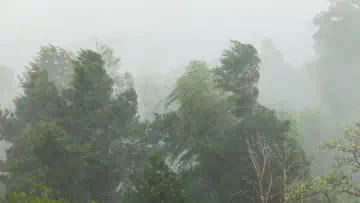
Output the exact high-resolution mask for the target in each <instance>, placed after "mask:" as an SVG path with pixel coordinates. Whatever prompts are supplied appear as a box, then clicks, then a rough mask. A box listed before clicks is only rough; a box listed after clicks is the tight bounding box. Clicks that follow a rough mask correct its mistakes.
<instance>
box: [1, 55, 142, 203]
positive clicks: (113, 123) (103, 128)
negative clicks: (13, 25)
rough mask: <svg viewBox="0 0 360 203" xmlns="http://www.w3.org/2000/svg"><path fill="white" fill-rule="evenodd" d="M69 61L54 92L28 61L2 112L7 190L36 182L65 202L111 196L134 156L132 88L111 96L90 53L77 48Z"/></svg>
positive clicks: (137, 132)
mask: <svg viewBox="0 0 360 203" xmlns="http://www.w3.org/2000/svg"><path fill="white" fill-rule="evenodd" d="M72 63H73V74H72V77H71V80H70V82H69V83H68V86H66V87H64V88H63V89H62V93H61V94H60V93H59V91H60V90H59V89H58V88H56V86H55V82H54V81H52V80H51V79H50V78H49V74H48V71H47V70H44V69H43V68H41V67H39V66H38V64H36V63H32V65H31V68H29V69H28V71H27V72H26V73H25V77H24V79H23V80H22V87H23V92H24V93H23V94H22V95H21V96H20V97H18V98H17V99H16V100H15V105H16V108H15V110H14V112H9V111H2V119H1V123H0V126H1V128H0V129H1V130H2V132H1V134H2V136H3V137H4V139H6V140H8V141H10V142H11V143H12V146H11V148H10V149H9V150H8V151H7V155H8V157H9V158H8V159H7V160H6V162H3V164H2V166H3V168H2V171H4V172H7V174H5V175H4V176H3V179H4V181H5V183H6V184H7V187H8V192H9V193H11V192H14V191H18V192H20V191H29V190H30V185H29V183H30V182H41V183H46V184H48V185H49V187H51V188H52V189H54V190H55V191H56V192H59V193H60V194H59V197H67V198H69V199H71V200H73V201H79V202H85V201H88V200H90V199H92V200H98V201H102V202H111V201H112V198H113V195H114V192H115V190H116V188H117V187H118V185H119V184H120V182H121V180H122V179H123V178H124V176H125V174H126V169H127V168H131V167H132V166H131V163H132V162H133V161H134V159H133V158H135V157H137V158H138V159H140V158H139V156H140V157H141V154H140V155H139V153H141V152H142V151H143V148H144V147H142V148H140V150H137V148H134V142H135V143H136V142H138V138H139V137H140V136H141V135H142V134H143V130H142V129H143V127H141V125H140V123H139V122H138V117H137V96H136V92H135V91H134V89H132V88H129V89H127V90H126V91H123V92H121V93H116V94H115V93H114V92H113V91H114V90H113V84H114V81H113V79H112V78H111V77H110V76H109V74H108V73H107V71H106V70H105V67H104V64H105V63H104V61H103V59H102V57H101V55H100V54H98V53H96V52H94V51H90V50H81V51H80V52H79V54H78V56H77V58H76V59H74V60H73V61H72ZM65 174H66V175H69V174H70V175H73V176H68V177H67V178H66V177H65Z"/></svg>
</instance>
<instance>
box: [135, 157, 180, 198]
mask: <svg viewBox="0 0 360 203" xmlns="http://www.w3.org/2000/svg"><path fill="white" fill-rule="evenodd" d="M131 180H132V182H133V183H134V188H133V189H132V191H129V196H130V197H129V198H130V199H131V200H130V202H133V203H148V202H163V203H184V202H185V200H186V198H185V194H184V189H183V183H182V181H181V179H179V178H178V176H177V174H176V173H174V172H173V171H171V169H170V168H169V167H168V166H167V165H166V164H165V162H164V161H163V160H162V159H161V158H160V157H159V156H158V155H154V156H152V157H151V158H150V163H147V164H145V168H144V172H143V174H140V175H135V174H134V175H132V176H131Z"/></svg>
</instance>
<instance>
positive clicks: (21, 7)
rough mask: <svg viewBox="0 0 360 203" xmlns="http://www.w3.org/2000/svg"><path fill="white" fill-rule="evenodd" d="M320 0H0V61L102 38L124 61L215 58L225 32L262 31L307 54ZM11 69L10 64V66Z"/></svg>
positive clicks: (244, 35) (294, 56) (20, 61)
mask: <svg viewBox="0 0 360 203" xmlns="http://www.w3.org/2000/svg"><path fill="white" fill-rule="evenodd" d="M326 8H327V0H301V1H299V0H222V1H220V0H216V1H215V0H181V1H180V0H179V1H171V0H152V1H150V0H102V1H93V0H72V1H70V0H61V1H49V0H0V45H1V46H0V64H1V63H2V64H5V65H7V66H10V67H12V68H14V69H16V70H21V69H22V67H23V66H24V65H25V64H27V63H28V62H29V60H31V58H32V57H33V56H34V55H35V53H36V52H37V51H38V50H39V46H40V45H42V44H46V43H52V44H55V45H60V46H64V47H74V46H77V47H78V46H89V45H91V44H90V43H93V42H92V41H90V39H91V38H93V37H94V36H97V37H99V38H100V39H105V40H108V42H109V44H110V45H111V46H112V47H113V48H115V50H116V51H117V52H118V54H119V56H120V57H121V58H122V59H123V64H124V66H125V67H126V68H127V69H133V70H149V71H152V70H169V69H171V68H175V67H179V66H181V65H183V64H186V63H187V62H188V61H189V60H191V59H204V60H207V61H208V62H210V63H213V62H215V61H216V60H217V59H218V57H219V55H220V53H221V51H222V49H224V48H225V47H226V45H228V40H229V39H235V40H239V41H241V42H245V43H253V44H254V45H259V44H260V42H261V41H262V40H263V39H265V38H272V39H273V41H274V44H275V45H276V46H277V47H278V48H279V49H280V50H281V51H282V52H283V54H284V56H285V58H286V59H287V60H288V61H289V62H290V63H292V64H295V65H299V64H300V63H302V62H303V60H304V59H306V58H309V57H310V56H311V55H312V41H311V36H312V34H313V33H314V31H315V28H314V27H313V26H312V21H311V20H312V18H313V17H314V16H315V15H316V14H317V13H319V12H320V11H321V10H324V9H326ZM17 72H18V71H17Z"/></svg>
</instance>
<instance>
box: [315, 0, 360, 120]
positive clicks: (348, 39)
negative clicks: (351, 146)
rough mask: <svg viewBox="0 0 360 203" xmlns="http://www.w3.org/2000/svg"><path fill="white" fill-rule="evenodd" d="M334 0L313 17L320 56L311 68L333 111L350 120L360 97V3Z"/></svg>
mask: <svg viewBox="0 0 360 203" xmlns="http://www.w3.org/2000/svg"><path fill="white" fill-rule="evenodd" d="M330 2H331V4H330V7H329V9H328V10H327V11H324V12H321V13H320V14H319V15H317V16H316V17H315V18H314V20H313V22H314V24H315V26H317V27H318V31H317V32H316V33H315V35H314V37H313V38H314V40H315V50H316V52H317V55H318V58H317V60H316V61H314V63H313V64H312V65H311V66H310V67H309V68H310V70H309V71H310V73H311V75H312V77H313V80H314V81H315V82H316V85H317V87H318V93H319V94H320V95H321V96H322V99H323V100H324V101H325V102H326V104H327V107H328V108H329V109H330V111H331V112H332V114H333V115H334V116H335V117H336V118H339V119H342V120H344V119H345V120H346V119H347V117H348V115H349V113H351V112H352V111H353V110H354V108H356V107H357V104H358V103H359V101H360V100H359V99H360V95H359V94H358V93H357V92H358V91H357V89H356V87H357V86H358V85H359V83H358V82H357V81H358V80H357V78H356V75H358V74H359V69H358V66H359V65H360V60H359V58H358V57H357V54H356V53H358V52H359V51H360V50H358V48H359V47H360V46H359V45H360V40H359V38H358V35H359V33H360V20H359V19H360V9H359V5H360V4H359V2H358V1H353V0H342V1H330Z"/></svg>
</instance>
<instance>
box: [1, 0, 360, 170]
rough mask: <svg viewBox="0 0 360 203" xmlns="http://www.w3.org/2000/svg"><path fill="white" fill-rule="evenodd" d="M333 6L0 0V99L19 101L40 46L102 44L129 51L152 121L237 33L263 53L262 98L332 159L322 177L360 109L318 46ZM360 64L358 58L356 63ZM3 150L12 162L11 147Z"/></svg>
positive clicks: (309, 1)
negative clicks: (190, 73)
mask: <svg viewBox="0 0 360 203" xmlns="http://www.w3.org/2000/svg"><path fill="white" fill-rule="evenodd" d="M328 8H329V1H328V0H302V1H295V0H252V1H245V0H223V1H214V0H213V1H212V0H183V1H166V0H155V1H146V0H133V1H130V0H117V1H115V0H103V1H90V0H87V1H85V0H76V1H70V0H63V1H46V0H32V1H25V0H11V1H10V0H0V45H1V46H0V66H1V67H2V70H1V71H3V72H0V74H2V75H0V80H1V81H0V84H2V85H4V86H3V87H2V88H3V89H7V90H8V91H4V93H3V95H1V96H0V106H1V107H6V108H10V109H11V108H13V104H12V99H13V98H15V97H16V96H17V95H19V94H20V92H21V91H20V89H14V88H13V87H14V86H16V84H13V83H14V81H15V83H17V82H18V79H17V77H18V76H21V74H22V73H23V72H24V70H25V67H26V66H29V62H30V61H32V60H33V58H34V57H35V56H36V55H37V53H38V52H39V50H40V47H41V46H43V45H46V44H51V45H54V46H58V47H61V48H64V49H66V50H69V51H73V52H76V51H78V50H79V49H80V48H83V49H85V48H88V49H92V50H95V49H96V48H97V42H101V43H103V44H106V45H109V46H110V47H111V48H112V49H113V50H114V51H115V53H116V56H119V57H120V59H121V61H120V69H121V71H128V72H130V73H131V74H132V75H133V76H134V81H135V89H136V91H137V94H138V95H139V106H140V107H139V108H140V109H139V111H140V115H141V116H142V117H143V118H148V119H150V120H151V119H153V115H152V113H153V109H155V108H157V107H156V106H157V105H158V102H159V101H160V100H161V99H164V98H165V97H166V96H167V95H168V94H169V93H170V92H171V89H172V88H173V87H174V85H175V82H176V79H177V78H178V77H179V76H180V75H181V74H182V73H183V72H184V70H185V66H187V64H188V63H189V61H191V60H194V59H196V60H203V61H206V62H207V63H208V65H209V67H210V68H214V67H215V66H217V65H219V63H220V62H219V57H220V56H221V54H222V51H223V50H224V49H225V48H226V47H228V45H229V40H238V41H240V42H242V43H246V44H252V45H254V46H255V47H256V49H257V50H258V51H259V57H260V59H261V61H262V62H261V63H260V80H259V82H258V87H259V92H260V94H259V98H258V101H259V103H261V104H262V105H265V106H267V107H269V108H273V109H275V110H276V111H277V116H278V117H279V118H281V119H284V120H285V119H290V120H291V121H292V124H293V126H292V128H293V130H294V131H296V132H298V133H299V134H301V135H302V137H301V138H299V140H297V141H298V142H299V143H300V145H301V146H302V147H303V149H304V151H305V152H307V153H308V155H309V156H311V157H312V158H313V159H315V160H317V161H320V160H321V161H323V162H321V164H319V163H318V164H319V165H321V166H319V165H318V166H314V167H317V168H316V169H313V170H312V171H311V172H312V175H313V176H315V175H323V174H325V173H327V172H329V171H330V167H329V166H330V165H331V164H332V160H333V159H332V158H333V157H332V154H331V153H324V152H322V151H321V150H319V149H317V147H316V146H317V144H319V143H320V142H321V141H323V140H326V139H329V138H338V137H340V136H342V134H343V129H344V128H345V127H347V126H349V125H352V124H353V123H354V122H355V121H357V119H358V117H357V115H359V113H360V111H356V110H355V109H356V108H355V106H358V102H357V101H358V100H357V99H356V98H357V96H359V95H358V93H356V92H357V91H356V87H357V86H356V85H357V84H356V83H355V82H354V83H352V81H355V79H354V80H350V79H349V82H348V83H349V86H351V87H352V88H353V89H352V88H347V87H346V86H344V87H343V86H341V85H340V84H342V83H343V82H342V81H343V79H344V77H343V76H341V77H340V76H339V77H336V76H338V75H337V72H336V71H333V72H331V71H329V73H328V74H323V73H325V72H324V71H323V72H321V71H319V72H316V71H314V70H315V69H314V67H322V66H325V65H324V64H326V63H325V62H324V61H322V56H319V54H318V53H324V55H325V56H327V57H328V58H327V59H329V58H330V59H331V56H334V55H336V53H335V51H334V55H331V54H328V52H326V51H323V52H321V51H319V50H320V49H319V47H316V46H315V44H316V43H315V40H314V36H315V33H317V31H318V29H319V28H318V27H317V26H315V25H314V21H313V20H314V17H315V16H317V15H318V14H320V13H321V12H322V11H326V10H327V9H328ZM351 22H352V21H351ZM356 25H359V24H356ZM349 26H352V25H349ZM354 27H355V23H354ZM357 31H360V29H359V30H357ZM353 36H356V34H353ZM323 37H324V36H323ZM326 37H327V36H325V37H324V38H326ZM349 39H350V38H349ZM329 41H330V40H329ZM333 47H337V45H334V46H333ZM339 47H340V46H339ZM316 48H317V49H316ZM327 48H328V47H327ZM328 49H329V50H330V48H328ZM339 50H340V48H339ZM339 52H340V51H339ZM326 54H328V55H326ZM320 55H321V54H320ZM341 57H342V56H341ZM341 57H339V58H341ZM342 60H345V57H342V58H341V59H339V60H338V59H337V58H333V59H331V60H328V64H332V65H333V66H334V67H335V66H336V65H338V64H337V63H339V64H341V63H342V62H343V61H342ZM319 64H320V65H319ZM349 64H351V63H350V62H349ZM358 64H359V63H358V62H354V63H353V66H351V67H353V69H352V70H355V68H356V66H357V65H358ZM330 66H331V65H330ZM330 66H329V67H330ZM316 70H318V69H316ZM328 70H330V69H328ZM315 72H316V73H315ZM343 72H344V71H343ZM345 72H346V71H345ZM319 73H320V74H319ZM355 73H358V72H349V73H348V72H346V73H344V74H345V75H346V74H348V75H349V76H351V75H355ZM9 76H11V77H10V78H9ZM4 81H6V82H4ZM329 81H330V82H329ZM350 81H351V82H350ZM331 82H332V83H333V84H335V85H338V87H339V88H340V89H341V88H343V89H344V91H343V92H342V93H341V94H338V96H331V95H335V92H336V91H339V89H336V90H335V89H334V88H331V87H330V86H329V87H325V86H326V85H328V84H329V83H331ZM350 83H351V84H350ZM7 84H8V85H9V86H8V87H7V86H6V85H7ZM340 86H341V87H340ZM324 88H325V89H324ZM326 88H327V89H326ZM345 89H346V91H345ZM343 95H345V96H343ZM353 95H354V97H353ZM355 95H357V96H355ZM349 98H351V99H349ZM353 98H354V99H353ZM338 100H339V101H338ZM350 100H351V101H350ZM341 105H342V106H343V108H341V109H340V108H337V107H338V106H341ZM350 107H351V108H350ZM8 146H9V145H8V144H6V143H4V144H3V145H2V148H3V149H5V148H6V147H8ZM0 152H1V153H0V156H1V158H2V159H5V157H6V156H5V152H4V150H0ZM316 163H317V162H316V161H315V165H316Z"/></svg>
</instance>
